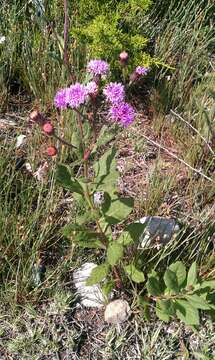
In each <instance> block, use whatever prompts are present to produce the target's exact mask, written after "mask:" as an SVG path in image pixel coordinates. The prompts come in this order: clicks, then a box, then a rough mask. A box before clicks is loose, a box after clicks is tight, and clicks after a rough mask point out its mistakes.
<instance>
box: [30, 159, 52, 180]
mask: <svg viewBox="0 0 215 360" xmlns="http://www.w3.org/2000/svg"><path fill="white" fill-rule="evenodd" d="M48 169H49V165H48V163H47V161H45V162H44V163H43V164H41V165H40V166H39V167H38V169H37V170H36V171H35V172H34V173H33V176H34V177H35V178H36V179H37V180H38V181H43V180H44V179H45V177H46V175H47V173H48Z"/></svg>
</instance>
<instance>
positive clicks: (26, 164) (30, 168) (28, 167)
mask: <svg viewBox="0 0 215 360" xmlns="http://www.w3.org/2000/svg"><path fill="white" fill-rule="evenodd" d="M25 167H26V170H27V171H28V172H29V173H31V174H32V166H31V164H30V163H29V162H27V163H25Z"/></svg>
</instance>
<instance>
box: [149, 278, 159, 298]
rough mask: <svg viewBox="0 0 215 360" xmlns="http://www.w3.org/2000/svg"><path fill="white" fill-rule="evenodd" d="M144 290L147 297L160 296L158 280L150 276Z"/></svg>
mask: <svg viewBox="0 0 215 360" xmlns="http://www.w3.org/2000/svg"><path fill="white" fill-rule="evenodd" d="M146 288H147V291H148V293H149V295H154V296H158V295H161V294H162V287H161V283H160V280H159V279H158V278H157V276H155V275H150V276H149V278H148V281H147V283H146Z"/></svg>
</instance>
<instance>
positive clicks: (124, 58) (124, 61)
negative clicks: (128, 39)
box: [119, 51, 129, 65]
mask: <svg viewBox="0 0 215 360" xmlns="http://www.w3.org/2000/svg"><path fill="white" fill-rule="evenodd" d="M128 57H129V56H128V53H127V52H126V51H122V52H121V53H120V54H119V60H120V62H121V65H127V63H128Z"/></svg>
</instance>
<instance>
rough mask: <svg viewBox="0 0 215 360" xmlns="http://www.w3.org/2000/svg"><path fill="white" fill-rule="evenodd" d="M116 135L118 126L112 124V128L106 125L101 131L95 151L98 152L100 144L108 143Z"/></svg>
mask: <svg viewBox="0 0 215 360" xmlns="http://www.w3.org/2000/svg"><path fill="white" fill-rule="evenodd" d="M115 136H116V127H115V126H112V127H111V128H110V127H109V126H107V125H104V126H103V127H102V129H101V131H100V133H99V137H98V139H97V141H96V146H95V147H94V149H93V153H94V152H96V150H97V149H98V148H99V147H100V146H104V145H106V144H107V143H109V142H110V141H111V140H113V139H114V138H115Z"/></svg>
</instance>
